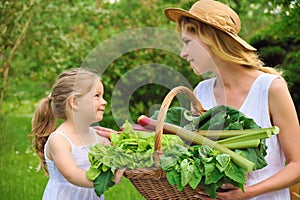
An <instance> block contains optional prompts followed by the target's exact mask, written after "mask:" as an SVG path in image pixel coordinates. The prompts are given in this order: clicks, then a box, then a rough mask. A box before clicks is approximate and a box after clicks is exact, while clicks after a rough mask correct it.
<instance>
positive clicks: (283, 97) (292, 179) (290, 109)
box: [218, 78, 300, 200]
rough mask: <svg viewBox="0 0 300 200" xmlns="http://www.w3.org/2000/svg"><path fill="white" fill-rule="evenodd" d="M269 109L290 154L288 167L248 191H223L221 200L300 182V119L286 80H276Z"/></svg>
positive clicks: (285, 151) (286, 151)
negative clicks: (299, 120)
mask: <svg viewBox="0 0 300 200" xmlns="http://www.w3.org/2000/svg"><path fill="white" fill-rule="evenodd" d="M269 111H270V115H271V119H272V123H273V125H276V126H278V127H279V128H280V133H279V134H278V138H279V142H280V145H281V148H282V150H283V152H284V154H285V157H286V166H285V167H284V168H283V169H282V170H280V171H279V172H278V173H277V174H275V175H274V176H272V177H270V178H268V179H266V180H264V181H262V182H260V183H258V184H255V185H253V186H248V187H247V186H245V192H242V191H241V190H240V189H234V190H231V191H229V192H225V193H219V195H218V197H219V198H220V199H231V200H233V199H247V198H251V197H254V196H258V195H261V194H265V193H268V192H273V191H275V190H279V189H283V188H288V187H290V186H291V185H293V184H295V183H297V182H299V181H300V154H299V144H300V128H299V122H298V117H297V113H296V110H295V106H294V104H293V101H292V98H291V95H290V93H289V91H288V87H287V84H286V82H285V81H284V80H282V79H279V78H277V79H275V80H274V81H273V83H272V85H271V87H270V89H269Z"/></svg>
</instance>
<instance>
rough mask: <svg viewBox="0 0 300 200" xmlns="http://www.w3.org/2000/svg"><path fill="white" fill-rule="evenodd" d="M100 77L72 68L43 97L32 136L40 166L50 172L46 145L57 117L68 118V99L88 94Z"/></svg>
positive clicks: (34, 121)
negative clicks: (49, 92) (45, 149)
mask: <svg viewBox="0 0 300 200" xmlns="http://www.w3.org/2000/svg"><path fill="white" fill-rule="evenodd" d="M96 81H100V77H99V76H98V75H96V74H95V73H92V72H91V71H88V70H85V69H72V70H69V71H65V72H63V73H62V74H60V75H59V76H58V78H57V79H56V82H55V84H54V85H53V88H52V93H51V94H50V95H49V96H47V97H45V98H43V99H42V100H41V101H40V103H39V105H38V106H37V108H36V110H35V113H34V116H33V118H32V130H31V133H30V137H31V139H32V144H33V147H34V149H35V151H36V152H37V154H38V156H39V158H40V166H41V167H42V168H43V169H44V170H45V172H46V173H48V170H47V166H46V160H45V157H44V146H45V144H46V141H47V139H48V137H49V136H50V134H51V133H52V132H53V131H54V130H55V129H56V117H57V118H60V119H67V101H68V99H69V98H70V97H71V96H73V95H76V96H82V95H85V94H87V93H88V92H89V91H90V90H91V89H92V87H93V86H94V84H95V83H96Z"/></svg>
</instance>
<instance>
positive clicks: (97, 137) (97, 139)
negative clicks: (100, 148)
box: [90, 127, 99, 143]
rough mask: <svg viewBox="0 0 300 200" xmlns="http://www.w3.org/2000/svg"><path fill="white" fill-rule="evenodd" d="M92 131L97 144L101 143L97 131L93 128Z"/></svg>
mask: <svg viewBox="0 0 300 200" xmlns="http://www.w3.org/2000/svg"><path fill="white" fill-rule="evenodd" d="M90 131H91V132H92V133H93V135H94V137H95V138H96V141H97V143H99V136H98V134H97V133H96V129H94V128H93V127H90Z"/></svg>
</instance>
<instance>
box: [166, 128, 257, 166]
mask: <svg viewBox="0 0 300 200" xmlns="http://www.w3.org/2000/svg"><path fill="white" fill-rule="evenodd" d="M173 128H174V129H176V131H172V133H173V134H177V135H178V136H179V137H181V138H183V139H184V140H188V141H191V142H193V143H195V144H200V145H207V146H209V147H210V148H212V149H215V150H217V151H219V152H220V153H225V154H228V155H230V157H231V159H232V161H233V162H234V163H235V164H237V165H238V166H240V167H242V168H244V169H245V170H246V171H247V172H251V171H252V170H253V167H254V163H253V162H251V161H249V160H247V159H246V158H244V157H242V156H241V155H239V154H237V153H235V152H233V151H232V150H230V149H228V148H227V147H225V146H223V145H221V144H218V143H217V142H215V141H213V140H210V139H208V138H206V137H204V136H201V135H199V134H196V133H194V132H193V131H190V130H187V129H184V128H182V127H179V126H175V125H174V126H173Z"/></svg>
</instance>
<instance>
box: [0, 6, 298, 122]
mask: <svg viewBox="0 0 300 200" xmlns="http://www.w3.org/2000/svg"><path fill="white" fill-rule="evenodd" d="M222 1H223V2H224V3H227V4H229V5H230V6H231V7H233V8H234V9H235V10H236V11H237V12H238V13H239V15H240V18H241V20H242V30H241V33H240V35H241V36H242V37H243V38H245V39H246V40H248V41H249V42H250V43H251V44H253V45H254V46H256V47H257V48H258V49H259V53H260V54H262V55H263V56H265V55H266V54H269V55H272V56H271V57H270V58H275V61H277V62H278V63H276V64H275V65H272V66H277V65H281V64H283V63H284V66H285V69H286V71H290V72H293V73H294V72H297V70H298V69H299V65H298V64H297V62H296V61H297V60H295V59H297V56H299V53H297V51H299V49H300V48H298V47H299V37H300V34H299V28H298V25H299V24H300V23H299V19H300V16H299V13H300V12H299V2H298V1H283V0H280V1H278V0H271V1H267V0H239V1H229V0H222ZM194 2H195V0H188V1H182V0H144V1H136V0H116V1H115V3H110V1H108V0H106V1H99V0H86V1H80V0H72V1H63V0H57V1H47V0H46V1H38V0H32V1H29V2H27V1H24V2H22V1H21V2H20V1H15V0H12V1H8V0H6V1H2V2H1V3H0V8H1V11H0V12H1V15H0V16H1V17H0V21H1V24H0V26H1V28H0V32H1V40H0V41H1V42H0V44H1V52H0V56H1V57H0V64H1V76H2V77H3V79H2V80H1V85H2V86H1V88H0V89H1V91H2V90H3V91H5V92H4V93H3V94H2V93H1V100H4V101H6V102H9V101H12V102H14V101H16V99H19V100H18V101H21V100H22V99H30V100H31V101H33V102H36V101H38V100H39V99H40V98H42V97H43V96H45V95H48V93H49V91H50V88H51V85H52V83H53V81H54V79H55V78H56V76H57V75H58V74H59V73H60V72H61V71H63V70H65V69H68V68H72V67H79V66H81V65H82V63H84V61H85V60H86V59H87V58H88V57H89V56H90V54H91V53H92V52H93V50H94V49H95V48H96V47H98V46H99V45H101V44H104V43H105V42H106V41H108V40H112V41H113V40H114V36H119V34H122V33H124V32H126V31H128V32H127V33H129V32H130V31H132V32H133V33H134V32H136V31H138V30H142V29H143V28H147V27H155V28H165V29H166V30H175V29H176V28H175V24H174V23H173V22H171V21H170V20H168V19H167V18H166V17H165V15H164V13H163V10H164V9H165V8H167V7H181V8H184V9H188V8H189V7H190V6H191V5H192V4H193V3H194ZM26 24H27V25H26ZM22 30H23V31H22ZM146 36H147V35H146ZM135 37H136V36H135V35H134V34H128V37H127V38H126V40H125V41H126V43H124V42H123V43H122V42H120V43H119V46H117V48H116V49H110V48H109V46H107V51H106V52H104V54H103V55H100V57H98V58H97V59H101V60H102V61H103V62H104V61H105V59H106V58H107V57H109V56H111V55H112V54H113V53H116V51H120V52H117V53H119V56H118V57H116V58H115V59H114V60H113V61H112V62H111V63H110V64H109V67H108V68H106V69H105V71H103V82H104V86H105V90H106V92H105V98H106V99H107V100H108V106H107V109H106V113H107V114H106V117H105V118H104V121H103V123H104V124H105V125H107V126H115V124H114V117H113V116H112V108H111V101H110V100H111V96H112V94H113V92H114V90H115V86H116V84H117V83H118V81H120V80H122V81H123V82H124V84H125V83H126V84H127V83H129V82H130V80H127V79H128V78H129V77H130V76H127V75H128V74H130V73H131V72H132V71H134V69H137V68H138V67H140V66H145V69H146V70H145V72H143V73H142V72H140V74H139V77H137V80H139V81H140V82H142V80H143V79H146V78H149V79H150V78H152V79H151V80H153V82H161V81H163V78H167V79H170V80H172V79H174V80H176V79H175V78H173V77H172V72H171V70H169V71H168V72H166V71H164V72H163V73H165V74H166V75H165V76H162V77H160V76H156V77H154V78H153V77H152V75H153V73H155V72H157V70H156V71H153V70H155V69H156V67H157V64H160V65H161V66H170V67H171V68H172V69H173V70H174V71H176V72H178V73H179V74H182V75H183V76H184V77H185V78H186V79H187V80H188V81H189V83H190V84H191V86H193V87H194V86H195V85H196V84H197V83H198V82H199V81H200V80H201V77H197V76H195V75H194V74H193V72H192V70H191V69H190V68H189V67H188V63H187V62H186V61H185V60H183V59H181V58H180V56H179V55H178V52H171V51H168V50H163V49H156V48H139V49H132V51H129V52H123V53H121V50H122V49H126V48H127V46H130V45H134V44H136V42H137V41H143V40H144V41H148V40H149V39H151V38H147V37H145V35H144V36H143V35H142V36H139V38H135ZM143 37H144V38H143ZM18 38H19V39H18ZM155 38H156V40H157V41H156V42H160V43H161V44H164V43H168V42H170V43H169V44H168V45H172V43H171V42H177V43H178V44H177V45H178V46H179V47H180V45H181V44H180V42H178V40H175V39H174V38H173V37H170V38H169V39H168V38H165V37H163V35H160V34H156V35H155ZM169 40H174V41H169ZM17 41H19V42H17ZM149 42H151V40H149ZM275 43H276V46H277V47H276V48H273V47H274V44H275ZM21 44H22V45H21ZM136 45H137V46H138V45H140V44H136ZM297 45H298V46H297ZM175 46H176V45H175V44H174V47H175ZM269 46H271V47H269ZM176 48H177V46H176ZM283 54H284V55H283ZM276 58H277V59H276ZM278 58H280V59H278ZM264 60H265V61H268V60H272V62H273V60H274V59H269V58H268V59H267V58H266V57H265V58H264ZM298 60H299V59H298ZM8 61H9V62H8ZM267 64H269V63H267ZM5 66H9V67H5ZM168 73H169V74H168ZM170 76H171V78H170ZM4 77H5V78H4ZM126 78H127V79H126ZM29 79H32V81H34V82H35V84H36V85H35V87H34V88H33V86H31V85H33V84H32V83H30V84H27V82H29ZM297 79H298V78H297V77H296V76H294V77H291V78H289V79H288V80H290V81H292V82H293V83H290V85H294V87H295V83H296V82H298V81H297ZM180 83H181V82H180V81H179V82H178V84H180ZM22 85H25V86H27V85H28V87H26V88H25V89H24V88H23V87H24V86H22ZM168 90H169V89H168V88H166V87H164V86H162V85H160V84H155V83H151V84H148V85H143V86H141V87H139V88H137V89H136V90H135V91H134V93H133V94H132V97H131V98H130V108H129V109H130V113H132V115H133V116H132V118H133V119H135V118H136V117H137V116H139V115H140V114H144V113H147V112H148V110H149V108H151V107H152V106H153V105H156V104H160V103H161V102H162V99H163V97H164V96H165V95H166V93H167V92H168ZM122 92H126V91H122ZM4 94H5V96H4ZM124 94H126V93H124ZM120 95H121V93H120ZM298 96H299V95H298ZM121 97H122V96H121ZM299 101H300V100H297V102H299Z"/></svg>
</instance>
